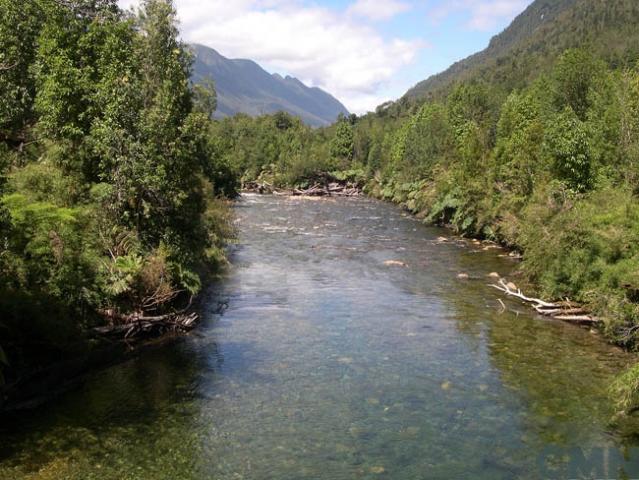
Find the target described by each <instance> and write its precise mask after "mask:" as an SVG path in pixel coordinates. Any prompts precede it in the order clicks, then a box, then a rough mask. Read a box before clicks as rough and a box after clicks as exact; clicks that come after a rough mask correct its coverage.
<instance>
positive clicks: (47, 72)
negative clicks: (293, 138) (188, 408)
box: [0, 0, 237, 373]
mask: <svg viewBox="0 0 639 480" xmlns="http://www.w3.org/2000/svg"><path fill="white" fill-rule="evenodd" d="M1 6H2V9H1V10H0V43H2V45H6V46H7V49H6V50H5V49H3V52H2V53H0V55H1V56H0V64H1V65H0V66H1V67H2V68H4V67H7V68H6V71H7V72H8V74H7V75H4V74H3V75H2V76H1V77H0V93H2V100H1V101H0V102H1V103H0V114H1V117H0V133H1V135H2V136H1V138H0V140H1V142H2V143H1V144H0V168H1V171H2V173H3V177H2V178H4V175H6V180H7V181H6V182H4V181H3V182H0V188H2V190H1V191H0V198H1V201H0V226H1V227H2V229H1V230H0V267H1V269H0V312H2V319H3V324H4V325H3V326H2V328H3V331H2V339H3V340H2V343H3V344H2V347H3V348H4V350H3V351H2V360H6V359H7V358H5V357H8V359H9V360H11V368H12V370H13V369H19V368H24V367H28V366H33V365H34V364H38V363H44V362H47V361H48V360H49V359H51V358H54V357H59V356H60V355H66V354H69V353H71V352H77V351H78V350H82V349H85V348H87V346H88V343H87V342H86V338H85V335H84V334H85V332H86V331H87V329H89V328H90V327H92V326H95V325H96V324H100V323H101V322H103V321H104V320H103V319H102V316H101V314H100V312H104V311H116V312H122V313H130V312H146V311H149V312H160V313H162V312H166V311H171V309H172V305H173V303H174V302H176V301H179V300H180V299H183V298H182V297H186V300H188V297H189V296H191V295H195V294H196V293H197V292H198V291H199V290H200V289H201V286H202V283H203V276H204V275H207V274H208V273H209V272H212V271H214V270H215V268H218V267H219V266H220V265H221V264H222V263H223V261H224V255H223V250H222V249H223V241H224V239H225V238H227V236H228V235H231V234H232V231H231V229H230V228H229V227H228V222H229V220H228V216H227V215H226V214H221V213H220V211H221V210H222V211H223V210H224V207H223V206H222V205H223V203H221V200H217V197H218V196H219V195H225V194H231V193H234V185H235V184H236V183H237V176H236V174H235V171H234V170H231V169H230V167H229V165H228V164H227V163H225V161H224V159H223V158H220V157H217V156H216V155H215V149H214V148H213V146H212V141H211V138H210V136H209V130H210V129H211V128H212V127H211V126H212V121H211V120H210V116H211V113H212V111H213V110H214V108H215V94H214V90H212V89H203V88H202V87H201V88H199V89H198V90H197V91H194V90H192V89H191V85H190V75H191V58H190V54H189V53H188V51H187V49H186V48H185V45H183V44H182V43H181V41H180V40H179V35H178V30H177V27H176V25H177V23H176V16H175V10H174V8H173V5H172V3H171V1H170V0H145V1H144V2H143V3H142V6H141V8H140V10H139V12H138V13H137V14H135V15H132V14H125V13H123V12H122V11H120V10H119V8H118V7H117V3H116V1H115V0H98V1H95V0H78V1H74V2H59V1H55V0H34V1H33V2H26V4H25V5H24V6H22V5H20V6H17V3H16V2H12V1H8V2H7V1H4V0H3V3H2V4H1ZM16 26H17V28H16ZM32 139H35V140H36V141H35V142H34V141H33V140H32ZM25 318H27V319H29V321H28V322H25V321H24V319H25ZM5 354H6V355H5ZM2 363H3V366H6V362H5V361H3V362H2ZM9 373H11V372H9Z"/></svg>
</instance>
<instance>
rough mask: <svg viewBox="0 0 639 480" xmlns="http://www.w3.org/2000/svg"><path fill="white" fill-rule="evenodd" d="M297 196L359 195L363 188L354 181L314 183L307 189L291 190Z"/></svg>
mask: <svg viewBox="0 0 639 480" xmlns="http://www.w3.org/2000/svg"><path fill="white" fill-rule="evenodd" d="M291 194H292V195H295V196H301V195H303V196H311V197H357V196H359V195H361V194H362V191H361V189H360V188H359V187H358V186H357V185H355V184H354V183H350V182H346V183H338V182H332V183H329V184H328V185H320V184H319V183H316V184H314V185H313V186H312V187H309V188H306V189H300V188H296V189H294V190H293V191H292V192H291Z"/></svg>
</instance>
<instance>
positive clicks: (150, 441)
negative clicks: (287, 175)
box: [0, 195, 639, 480]
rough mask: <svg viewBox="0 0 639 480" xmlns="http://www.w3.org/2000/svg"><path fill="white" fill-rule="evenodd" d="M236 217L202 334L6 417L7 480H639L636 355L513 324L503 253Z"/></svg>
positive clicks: (386, 213) (365, 208)
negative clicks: (628, 388)
mask: <svg viewBox="0 0 639 480" xmlns="http://www.w3.org/2000/svg"><path fill="white" fill-rule="evenodd" d="M236 215H237V227H238V234H239V238H238V242H237V245H234V246H233V247H232V248H231V260H232V262H231V266H230V267H229V269H228V273H227V274H226V275H225V276H224V278H223V279H221V280H220V281H219V282H217V283H216V284H215V285H212V286H211V287H210V289H209V291H208V292H207V294H206V297H205V300H204V303H203V307H202V309H203V311H202V319H203V321H202V325H201V326H200V327H199V328H198V329H197V330H196V331H195V332H194V333H192V334H191V335H188V336H186V337H184V338H182V339H180V340H178V341H176V342H172V343H171V344H168V345H166V346H164V347H161V348H156V349H154V350H152V351H147V352H144V353H143V354H141V355H140V356H138V357H136V358H134V359H132V360H130V361H128V362H127V363H123V364H120V365H116V366H113V367H110V368H108V369H105V370H102V371H99V372H96V373H94V374H92V375H90V376H88V377H87V378H85V379H84V380H83V381H82V382H81V383H80V384H79V385H78V386H77V388H75V389H73V390H72V391H69V392H67V393H65V394H64V395H61V396H60V397H58V398H56V399H55V400H53V401H52V402H51V403H50V404H48V405H46V406H45V407H42V408H40V409H38V410H36V411H32V412H27V413H24V414H20V415H16V416H14V417H13V418H11V419H4V420H3V424H2V425H0V479H7V480H8V479H11V480H20V479H63V478H64V479H82V480H85V479H114V480H115V479H118V480H120V479H136V480H138V479H140V480H146V479H149V480H150V479H154V480H156V479H167V480H168V479H171V480H182V479H193V480H200V479H202V480H204V479H207V480H208V479H224V480H227V479H228V480H233V479H254V480H266V479H273V480H289V479H290V480H293V479H296V480H298V479H331V480H333V479H335V480H337V479H344V480H346V479H357V478H363V479H369V478H370V479H374V478H380V479H383V478H386V479H394V480H403V479H406V480H408V479H411V480H413V479H470V478H472V479H487V480H488V479H490V480H499V479H538V478H639V436H637V435H636V434H635V433H637V434H639V432H634V431H633V430H632V429H629V428H630V427H629V426H628V425H625V424H624V423H623V422H622V423H621V424H620V423H619V422H612V418H613V414H614V411H613V410H612V406H611V405H612V404H611V401H610V398H609V396H608V392H607V389H608V386H609V384H610V382H611V381H612V379H613V378H614V377H615V376H616V375H617V374H618V373H619V372H621V371H623V370H624V369H625V368H626V367H627V366H628V365H629V364H630V363H631V362H633V361H636V357H634V356H631V355H630V354H627V353H624V352H623V351H621V350H619V349H617V348H615V347H612V346H610V345H608V344H606V343H605V342H604V341H603V339H602V338H600V337H599V335H597V334H594V333H592V332H590V331H588V330H587V329H582V328H578V327H575V326H572V325H568V324H565V323H561V322H558V321H554V320H549V319H546V318H542V317H539V316H538V315H535V314H534V313H533V312H531V311H530V310H528V309H527V308H526V307H525V306H522V305H520V304H518V303H517V302H515V301H513V300H509V299H503V301H504V304H505V307H506V308H505V309H504V308H503V307H502V306H501V304H500V303H499V301H498V298H499V292H497V291H496V290H494V289H491V288H490V287H489V286H488V284H489V283H490V282H491V280H492V279H490V278H489V277H488V274H489V273H491V272H497V273H499V274H501V275H505V276H507V275H509V274H511V273H512V272H513V270H514V269H515V268H516V263H515V261H514V260H513V259H512V258H510V257H509V256H508V255H507V254H506V253H505V252H503V251H501V250H499V249H496V248H492V246H490V245H486V244H474V243H472V242H467V241H460V240H458V239H454V238H452V237H451V235H450V232H447V231H446V230H442V229H438V228H432V227H426V226H424V225H423V224H421V223H420V222H419V221H417V220H416V219H414V218H411V217H410V216H408V215H406V214H404V213H403V212H401V211H400V210H399V209H397V208H396V207H394V206H392V205H388V204H385V203H381V202H377V201H374V200H370V199H363V198H356V199H330V198H329V199H319V200H317V199H308V198H290V197H275V196H257V195H248V196H244V197H243V198H242V199H241V200H240V201H239V202H238V204H237V206H236ZM441 237H445V238H446V240H445V241H444V240H443V239H442V238H441ZM460 273H463V274H466V275H468V278H467V279H462V278H459V277H458V275H459V274H460ZM624 475H625V477H624Z"/></svg>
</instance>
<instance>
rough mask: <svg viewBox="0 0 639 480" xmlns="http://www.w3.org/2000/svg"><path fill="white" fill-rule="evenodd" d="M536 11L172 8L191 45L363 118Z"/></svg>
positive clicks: (382, 0)
mask: <svg viewBox="0 0 639 480" xmlns="http://www.w3.org/2000/svg"><path fill="white" fill-rule="evenodd" d="M119 1H120V4H121V5H122V6H123V7H125V8H127V7H130V6H134V5H135V4H136V3H137V2H138V1H139V0H119ZM531 2H532V0H324V1H319V0H174V3H175V5H176V8H177V11H178V15H179V17H180V21H181V30H182V35H183V37H184V40H186V41H189V42H198V43H202V44H205V45H208V46H210V47H213V48H215V49H217V50H218V51H219V52H220V53H221V54H222V55H225V56H227V57H230V58H250V59H252V60H255V61H257V62H258V63H260V64H261V65H262V66H263V67H264V68H266V69H267V70H268V71H270V72H278V73H281V74H284V75H285V74H290V75H293V76H295V77H298V78H299V79H300V80H302V81H303V82H305V83H307V84H309V85H313V86H318V87H321V88H323V89H325V90H327V91H328V92H330V93H331V94H333V95H335V96H336V97H337V98H338V99H339V100H341V101H342V102H343V103H344V104H345V105H346V107H347V108H349V109H350V110H351V111H354V112H356V113H364V112H366V111H368V110H373V109H374V108H375V106H377V105H379V104H380V103H382V102H384V101H386V100H393V99H396V98H398V97H399V96H401V95H402V94H403V93H404V92H405V91H406V90H407V89H408V88H410V87H411V86H412V85H414V84H415V83H417V82H419V81H420V80H423V79H425V78H427V77H428V76H430V75H432V74H434V73H437V72H439V71H442V70H444V69H446V68H447V67H448V66H449V65H451V64H452V63H453V62H455V61H457V60H460V59H462V58H464V57H466V56H468V55H470V54H472V53H474V52H476V51H479V50H481V49H483V48H484V47H485V46H486V45H487V44H488V41H489V40H490V38H491V37H492V36H493V35H495V34H496V33H499V32H500V31H501V30H503V29H504V28H505V27H506V26H507V25H508V24H509V23H510V22H511V21H512V19H513V18H515V16H516V15H518V14H519V13H521V12H522V11H523V10H524V9H525V8H526V6H527V5H528V4H530V3H531Z"/></svg>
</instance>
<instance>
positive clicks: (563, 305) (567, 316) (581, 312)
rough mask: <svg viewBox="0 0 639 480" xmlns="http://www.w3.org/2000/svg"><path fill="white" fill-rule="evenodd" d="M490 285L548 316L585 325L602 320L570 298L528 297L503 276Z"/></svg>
mask: <svg viewBox="0 0 639 480" xmlns="http://www.w3.org/2000/svg"><path fill="white" fill-rule="evenodd" d="M489 286H490V287H492V288H495V289H497V290H499V291H500V292H503V293H505V294H506V295H508V296H511V297H515V298H518V299H519V300H521V301H523V302H524V303H527V304H529V305H530V306H531V307H533V308H534V309H535V311H537V313H539V314H540V315H544V316H546V317H552V318H555V319H557V320H562V321H564V322H572V323H579V324H584V325H593V324H596V323H599V322H600V321H601V320H600V319H598V318H596V317H594V316H592V315H590V312H588V311H587V310H586V309H584V308H583V307H580V306H578V305H577V304H575V303H573V302H571V301H568V300H564V301H561V302H554V303H553V302H546V301H544V300H541V299H539V298H532V297H527V296H526V295H524V294H523V293H522V291H521V289H519V288H516V287H514V286H513V284H509V283H506V281H505V280H504V279H503V278H502V279H500V280H499V283H498V284H491V285H489ZM513 287H514V288H513Z"/></svg>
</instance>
